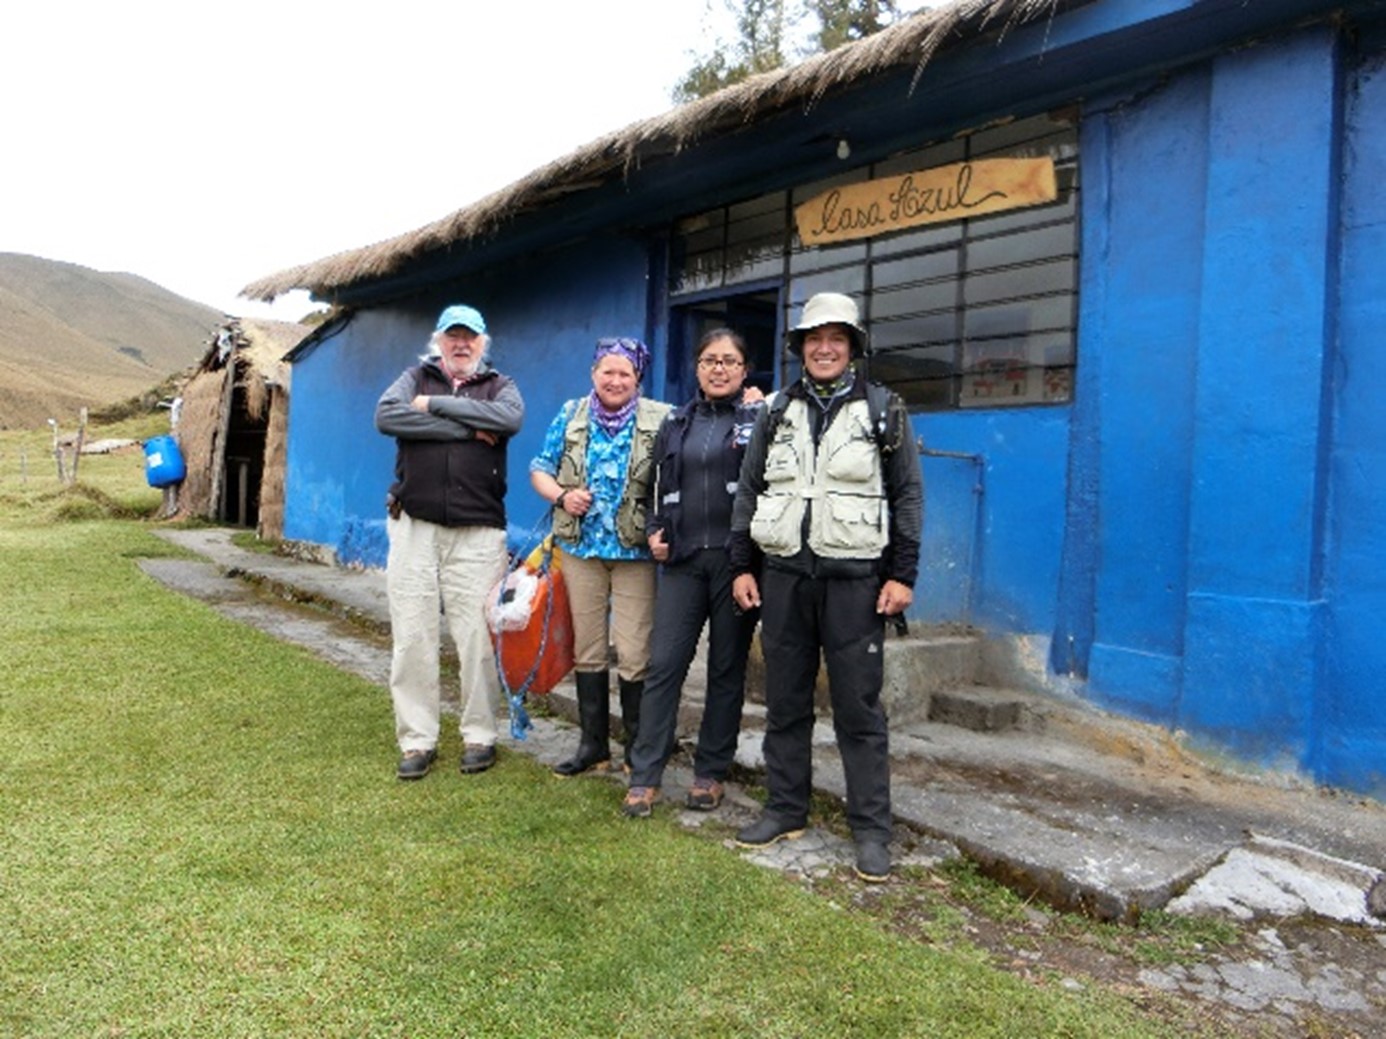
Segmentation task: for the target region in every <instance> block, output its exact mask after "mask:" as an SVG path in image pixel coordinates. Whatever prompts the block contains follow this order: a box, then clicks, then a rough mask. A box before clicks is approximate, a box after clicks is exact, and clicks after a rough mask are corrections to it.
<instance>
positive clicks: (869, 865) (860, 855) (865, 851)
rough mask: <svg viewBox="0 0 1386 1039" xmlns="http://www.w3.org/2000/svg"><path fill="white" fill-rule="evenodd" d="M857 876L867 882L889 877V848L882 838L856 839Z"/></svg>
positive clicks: (877, 881)
mask: <svg viewBox="0 0 1386 1039" xmlns="http://www.w3.org/2000/svg"><path fill="white" fill-rule="evenodd" d="M856 870H857V876H859V877H861V879H862V880H864V881H866V882H867V883H868V884H880V883H882V882H883V881H886V880H889V879H890V848H889V847H887V846H886V842H885V841H883V840H879V839H877V840H871V839H867V840H862V841H857V865H856Z"/></svg>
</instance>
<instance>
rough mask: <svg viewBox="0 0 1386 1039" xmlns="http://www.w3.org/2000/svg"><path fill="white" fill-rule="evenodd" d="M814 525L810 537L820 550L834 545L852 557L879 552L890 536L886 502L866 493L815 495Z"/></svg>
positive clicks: (831, 547)
mask: <svg viewBox="0 0 1386 1039" xmlns="http://www.w3.org/2000/svg"><path fill="white" fill-rule="evenodd" d="M813 525H814V526H815V527H817V535H818V537H817V538H815V539H813V540H814V541H815V542H816V543H817V545H818V546H819V547H820V548H821V549H822V550H834V549H835V550H837V551H838V552H841V553H843V554H844V555H851V556H854V557H855V556H860V557H864V558H866V557H871V556H875V555H878V554H879V553H880V550H881V549H883V548H884V547H885V546H886V542H887V541H888V540H889V536H890V534H889V528H888V527H887V525H886V509H885V502H884V501H883V500H882V499H880V498H876V497H868V496H865V495H861V496H858V495H852V494H829V495H824V496H823V497H822V498H818V499H816V500H815V502H814V510H813Z"/></svg>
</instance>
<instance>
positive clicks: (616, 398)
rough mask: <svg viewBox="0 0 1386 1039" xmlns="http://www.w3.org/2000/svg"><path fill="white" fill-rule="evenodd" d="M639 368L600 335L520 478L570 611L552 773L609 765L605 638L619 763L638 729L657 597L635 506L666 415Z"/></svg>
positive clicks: (639, 350) (637, 358) (625, 343)
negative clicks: (549, 511)
mask: <svg viewBox="0 0 1386 1039" xmlns="http://www.w3.org/2000/svg"><path fill="white" fill-rule="evenodd" d="M649 362H650V351H649V349H648V348H647V347H646V346H645V344H644V343H642V342H640V340H638V339H599V340H598V341H597V349H596V353H595V355H594V357H593V360H592V390H591V392H590V393H588V394H587V396H585V397H579V398H577V399H575V400H570V401H568V402H567V403H566V404H564V405H563V407H562V408H560V409H559V412H558V414H557V415H556V416H554V419H553V421H552V422H551V423H550V424H549V429H548V432H547V434H546V435H545V437H544V445H543V447H542V448H541V449H540V451H539V454H538V455H536V456H535V458H534V459H533V461H531V462H530V465H529V470H530V472H529V477H530V483H531V484H532V485H533V487H534V489H535V491H537V492H538V493H539V495H540V497H542V498H543V499H544V500H545V501H547V502H549V503H550V504H551V505H552V506H553V533H554V537H555V539H556V540H557V542H558V544H559V547H561V548H562V550H563V556H564V558H563V578H564V580H565V581H566V582H567V586H568V601H569V605H570V606H571V608H572V612H573V642H574V672H575V675H574V680H575V682H576V684H577V699H578V721H579V724H580V726H581V731H582V735H581V739H580V740H579V742H578V747H577V751H576V752H575V753H574V754H573V756H572V757H571V758H569V759H567V760H566V761H562V762H560V763H559V764H558V765H556V766H554V770H553V771H554V774H555V775H559V776H565V777H566V776H576V775H580V774H581V773H583V772H587V771H588V770H590V769H598V770H605V769H606V768H608V767H609V766H610V764H611V748H610V672H609V665H608V659H607V646H608V644H609V643H614V645H615V647H616V675H617V684H618V687H619V690H620V696H621V718H622V726H623V728H624V729H625V741H624V742H625V751H626V759H627V764H629V758H630V748H631V745H632V744H633V743H634V741H635V733H636V729H637V726H638V725H639V717H640V697H641V694H642V693H643V692H644V688H645V674H646V671H647V670H648V668H649V663H650V634H651V631H652V629H653V625H654V598H655V563H654V560H653V559H652V557H651V555H650V548H649V544H648V541H647V538H646V532H645V511H646V505H645V502H646V499H647V490H648V484H649V480H650V475H651V473H652V472H653V468H654V456H653V448H654V440H655V434H656V433H657V432H658V431H659V426H660V423H661V422H663V420H664V416H665V415H666V414H668V412H669V406H668V405H667V404H663V403H661V402H659V401H652V400H646V399H645V398H643V397H641V396H640V379H641V377H642V376H643V375H644V374H645V371H646V369H647V368H648V367H649ZM608 616H609V617H610V625H609V630H608Z"/></svg>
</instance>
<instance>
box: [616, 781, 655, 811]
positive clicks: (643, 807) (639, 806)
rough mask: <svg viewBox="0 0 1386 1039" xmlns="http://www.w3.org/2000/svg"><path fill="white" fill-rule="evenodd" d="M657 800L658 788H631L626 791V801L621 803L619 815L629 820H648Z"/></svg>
mask: <svg viewBox="0 0 1386 1039" xmlns="http://www.w3.org/2000/svg"><path fill="white" fill-rule="evenodd" d="M658 800H659V787H657V786H633V787H631V788H630V789H629V790H627V791H626V799H625V800H624V801H623V802H621V814H622V815H624V816H626V817H627V818H630V819H645V818H648V817H649V815H650V813H651V812H653V811H654V805H655V802H656V801H658Z"/></svg>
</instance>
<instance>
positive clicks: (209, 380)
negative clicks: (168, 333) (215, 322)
mask: <svg viewBox="0 0 1386 1039" xmlns="http://www.w3.org/2000/svg"><path fill="white" fill-rule="evenodd" d="M309 331H310V329H309V328H307V327H306V326H304V325H298V324H291V323H289V322H284V321H258V320H254V321H252V320H249V319H243V318H233V319H231V320H230V321H228V322H227V323H226V324H224V325H222V326H221V328H219V329H218V330H217V332H216V334H215V335H214V336H213V338H212V341H211V343H210V344H209V346H208V348H207V353H206V354H205V356H204V357H203V359H202V362H201V364H200V365H199V366H198V368H197V371H196V372H195V374H194V375H193V376H192V378H190V379H189V380H188V383H187V385H186V386H185V387H184V389H183V394H182V405H181V409H180V413H179V419H178V429H177V433H178V441H179V446H180V447H181V448H182V451H183V455H184V459H185V461H186V462H187V468H188V475H187V478H186V479H185V480H184V482H183V486H182V490H181V492H180V494H179V503H178V514H179V515H181V516H190V517H192V516H195V517H201V518H205V519H210V520H217V521H219V522H223V523H232V524H235V525H237V526H241V527H254V528H255V530H256V533H258V534H259V535H260V537H262V538H273V539H278V538H281V537H283V533H284V445H285V441H286V434H287V430H288V416H289V365H288V363H287V362H285V361H284V355H285V354H287V353H288V352H289V351H290V350H292V349H293V348H294V347H295V346H297V345H298V343H299V342H300V341H301V340H302V339H303V338H304V337H305V336H306V335H307V334H308V333H309Z"/></svg>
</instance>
